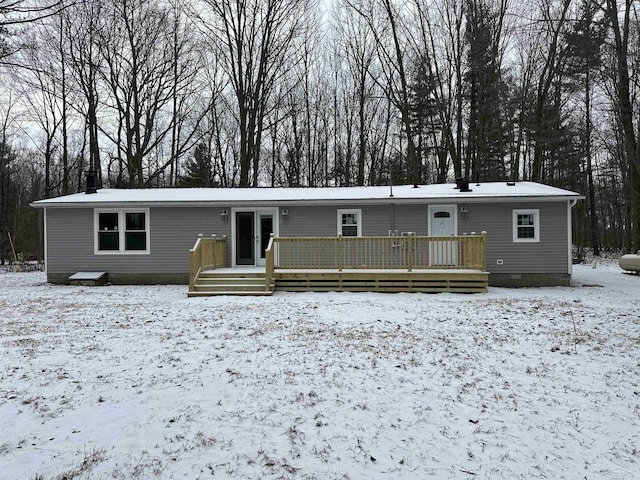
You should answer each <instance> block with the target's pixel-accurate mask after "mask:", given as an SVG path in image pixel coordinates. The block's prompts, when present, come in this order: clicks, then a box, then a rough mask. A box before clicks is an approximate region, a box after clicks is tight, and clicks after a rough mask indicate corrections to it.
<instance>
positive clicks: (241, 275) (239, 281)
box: [189, 270, 275, 297]
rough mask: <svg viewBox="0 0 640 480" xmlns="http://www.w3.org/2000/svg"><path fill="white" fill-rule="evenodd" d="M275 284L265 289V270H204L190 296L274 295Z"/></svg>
mask: <svg viewBox="0 0 640 480" xmlns="http://www.w3.org/2000/svg"><path fill="white" fill-rule="evenodd" d="M274 288H275V284H274V283H272V284H271V286H270V288H269V289H268V290H267V289H265V274H264V272H229V271H216V270H204V271H202V272H201V273H200V274H199V275H198V277H197V278H196V281H195V283H194V291H192V292H189V296H190V297H208V296H214V295H272V294H273V290H274Z"/></svg>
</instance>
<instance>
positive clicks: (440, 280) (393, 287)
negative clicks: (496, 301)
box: [188, 268, 489, 297]
mask: <svg viewBox="0 0 640 480" xmlns="http://www.w3.org/2000/svg"><path fill="white" fill-rule="evenodd" d="M488 281H489V274H488V273H487V272H481V271H479V270H414V271H412V272H407V271H397V270H343V271H338V270H319V269H309V270H298V269H296V270H276V271H274V273H273V276H272V280H271V283H270V284H269V285H268V286H267V284H266V273H265V270H264V268H262V269H259V268H222V269H215V270H204V271H202V272H201V274H200V275H199V277H198V278H197V279H196V280H195V282H194V289H193V291H190V292H189V294H188V295H189V296H190V297H199V296H211V295H271V294H273V292H274V291H286V292H332V291H341V292H387V293H397V292H423V293H439V292H455V293H482V292H486V291H487V286H488Z"/></svg>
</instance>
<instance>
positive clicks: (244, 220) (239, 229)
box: [235, 212, 256, 265]
mask: <svg viewBox="0 0 640 480" xmlns="http://www.w3.org/2000/svg"><path fill="white" fill-rule="evenodd" d="M254 224H255V215H254V212H236V231H235V235H236V265H255V264H256V256H255V253H256V242H255V229H254Z"/></svg>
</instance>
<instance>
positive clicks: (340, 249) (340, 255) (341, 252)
mask: <svg viewBox="0 0 640 480" xmlns="http://www.w3.org/2000/svg"><path fill="white" fill-rule="evenodd" d="M336 241H337V243H338V245H337V246H338V258H337V260H338V271H339V272H341V271H342V266H343V265H344V256H343V255H344V248H343V244H342V233H339V234H338V239H337V240H336Z"/></svg>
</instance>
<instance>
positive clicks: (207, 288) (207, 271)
mask: <svg viewBox="0 0 640 480" xmlns="http://www.w3.org/2000/svg"><path fill="white" fill-rule="evenodd" d="M225 244H226V239H224V238H223V239H221V238H216V237H212V238H211V239H206V238H203V237H200V238H199V239H198V241H197V242H196V245H195V247H194V248H193V249H192V250H191V252H190V253H191V280H190V282H189V296H191V297H194V296H207V295H271V294H272V293H273V292H274V291H289V292H307V291H313V292H327V291H348V292H389V293H392V292H425V293H438V292H456V293H480V292H486V291H487V287H488V284H489V274H488V272H486V271H485V263H484V261H485V236H484V235H478V236H464V237H442V238H440V237H414V238H387V237H365V238H350V239H343V238H341V237H338V238H318V239H309V238H304V239H290V238H287V239H282V238H272V239H271V241H270V242H269V246H268V248H267V250H266V251H265V254H266V266H265V267H238V268H228V267H225V266H224V259H225V258H226V253H225V248H224V247H225Z"/></svg>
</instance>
